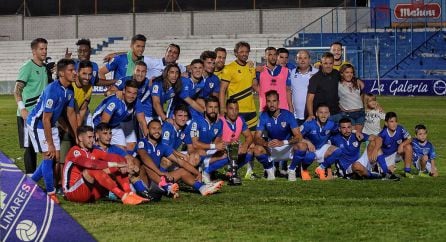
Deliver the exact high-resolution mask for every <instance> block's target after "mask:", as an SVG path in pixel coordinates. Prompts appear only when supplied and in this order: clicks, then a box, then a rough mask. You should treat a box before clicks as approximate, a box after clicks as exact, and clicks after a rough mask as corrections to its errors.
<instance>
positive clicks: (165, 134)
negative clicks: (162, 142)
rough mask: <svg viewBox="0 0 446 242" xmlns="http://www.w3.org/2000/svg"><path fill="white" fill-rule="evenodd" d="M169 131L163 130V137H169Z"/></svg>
mask: <svg viewBox="0 0 446 242" xmlns="http://www.w3.org/2000/svg"><path fill="white" fill-rule="evenodd" d="M169 137H170V133H169V131H166V132H164V135H163V139H169Z"/></svg>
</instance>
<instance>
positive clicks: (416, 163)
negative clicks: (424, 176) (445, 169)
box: [413, 157, 432, 173]
mask: <svg viewBox="0 0 446 242" xmlns="http://www.w3.org/2000/svg"><path fill="white" fill-rule="evenodd" d="M421 158H422V157H420V158H418V160H414V161H413V165H414V166H415V167H416V168H417V169H418V170H419V171H421ZM426 171H427V172H429V173H430V172H431V171H432V164H431V162H430V161H429V160H428V161H427V162H426Z"/></svg>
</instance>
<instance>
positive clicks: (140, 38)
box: [99, 34, 147, 81]
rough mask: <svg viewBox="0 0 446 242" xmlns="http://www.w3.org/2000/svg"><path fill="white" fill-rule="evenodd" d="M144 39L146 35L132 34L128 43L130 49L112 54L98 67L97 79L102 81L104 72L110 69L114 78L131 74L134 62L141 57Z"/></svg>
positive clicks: (144, 46) (117, 78) (144, 45)
mask: <svg viewBox="0 0 446 242" xmlns="http://www.w3.org/2000/svg"><path fill="white" fill-rule="evenodd" d="M146 40H147V39H146V37H145V36H144V35H142V34H137V35H135V36H133V38H132V41H131V43H130V48H131V50H130V51H128V52H127V53H123V54H119V55H116V56H114V58H113V59H112V60H111V61H109V62H108V63H107V64H106V65H105V66H102V67H101V68H100V69H99V80H100V81H104V80H105V74H107V73H109V72H111V71H113V79H114V80H119V79H121V78H123V77H126V76H131V75H133V71H134V69H135V66H136V62H137V61H139V60H142V58H143V54H144V49H145V48H146Z"/></svg>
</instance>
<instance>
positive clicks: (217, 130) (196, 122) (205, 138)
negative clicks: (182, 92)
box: [185, 115, 223, 144]
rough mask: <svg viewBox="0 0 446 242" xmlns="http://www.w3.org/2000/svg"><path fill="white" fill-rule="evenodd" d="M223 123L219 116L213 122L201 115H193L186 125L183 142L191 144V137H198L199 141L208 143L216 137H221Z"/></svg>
mask: <svg viewBox="0 0 446 242" xmlns="http://www.w3.org/2000/svg"><path fill="white" fill-rule="evenodd" d="M222 130H223V123H222V122H221V120H220V119H219V118H217V121H215V123H212V124H211V123H209V122H208V121H207V120H206V119H205V118H204V116H203V115H199V116H198V115H197V116H194V117H193V119H192V121H191V123H190V124H189V125H188V126H187V127H186V131H185V132H186V137H185V143H186V144H192V138H193V137H198V140H199V141H200V142H203V143H205V144H210V143H212V142H214V140H215V139H216V138H217V137H221V135H222Z"/></svg>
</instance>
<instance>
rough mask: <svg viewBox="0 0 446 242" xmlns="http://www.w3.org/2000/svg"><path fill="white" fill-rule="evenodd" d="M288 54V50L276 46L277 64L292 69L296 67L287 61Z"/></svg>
mask: <svg viewBox="0 0 446 242" xmlns="http://www.w3.org/2000/svg"><path fill="white" fill-rule="evenodd" d="M289 56H290V52H289V51H288V50H287V49H286V48H278V49H277V65H280V66H283V67H286V68H288V70H292V69H294V68H296V66H295V65H294V64H293V63H291V62H288V57H289Z"/></svg>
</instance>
